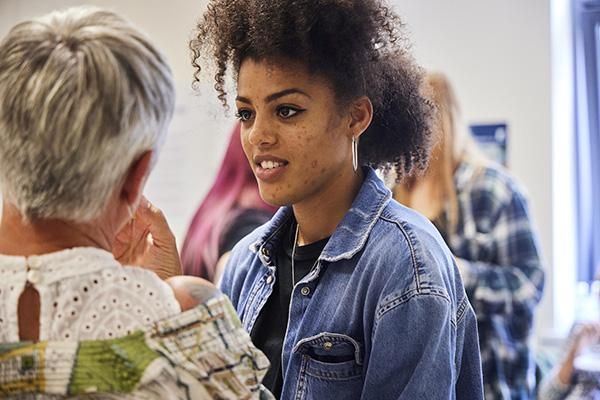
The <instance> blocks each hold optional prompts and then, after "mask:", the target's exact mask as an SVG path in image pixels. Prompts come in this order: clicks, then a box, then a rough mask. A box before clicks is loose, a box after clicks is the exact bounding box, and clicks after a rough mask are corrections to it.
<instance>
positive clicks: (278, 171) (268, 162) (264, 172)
mask: <svg viewBox="0 0 600 400" xmlns="http://www.w3.org/2000/svg"><path fill="white" fill-rule="evenodd" d="M254 162H255V172H256V177H257V178H258V179H260V180H261V181H263V182H272V181H275V180H277V179H279V178H280V177H281V175H282V174H283V173H284V172H285V170H286V169H287V167H288V165H289V163H288V162H287V161H285V160H282V159H280V158H277V157H268V156H263V157H255V160H254Z"/></svg>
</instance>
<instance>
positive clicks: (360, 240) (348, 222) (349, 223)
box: [250, 167, 392, 266]
mask: <svg viewBox="0 0 600 400" xmlns="http://www.w3.org/2000/svg"><path fill="white" fill-rule="evenodd" d="M364 172H365V179H364V181H363V184H362V186H361V188H360V190H359V192H358V195H357V196H356V198H355V199H354V202H353V203H352V206H351V207H350V210H348V212H347V213H346V215H345V216H344V218H343V219H342V221H341V222H340V224H339V225H338V227H337V228H336V230H335V232H334V233H333V236H332V237H331V239H329V242H328V243H327V245H326V246H325V248H324V249H323V252H322V253H321V256H320V257H319V260H322V261H327V262H335V261H339V260H342V259H350V258H352V257H353V256H354V255H355V254H356V253H358V252H359V251H360V250H362V248H363V247H364V245H365V242H366V241H367V238H368V237H369V233H370V232H371V230H372V229H373V226H374V225H375V222H376V221H377V219H378V218H379V216H380V215H381V213H382V212H383V209H384V208H385V206H386V205H387V203H388V202H389V201H390V199H391V197H392V194H391V192H390V190H389V189H388V188H386V187H385V184H384V183H383V181H382V180H381V179H379V177H378V176H377V175H376V174H375V171H374V170H373V169H372V168H368V167H365V168H364ZM292 218H293V211H292V208H291V207H282V208H280V209H279V210H278V211H277V213H276V214H275V215H274V216H273V218H272V219H271V220H270V221H269V222H268V223H267V226H266V227H265V230H264V234H263V235H262V236H261V237H260V238H259V239H258V240H257V241H256V242H254V243H253V244H251V245H250V250H251V251H252V252H254V253H257V252H258V255H259V258H260V260H261V262H262V263H263V265H265V266H270V265H271V259H270V258H271V254H272V248H273V247H274V245H275V243H277V242H278V241H279V240H281V236H282V235H283V231H284V227H285V226H286V225H287V223H288V222H289V221H290V220H291V219H292Z"/></svg>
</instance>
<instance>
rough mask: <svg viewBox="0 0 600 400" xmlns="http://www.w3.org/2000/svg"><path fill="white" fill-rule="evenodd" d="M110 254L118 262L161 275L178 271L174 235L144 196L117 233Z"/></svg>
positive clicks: (179, 263)
mask: <svg viewBox="0 0 600 400" xmlns="http://www.w3.org/2000/svg"><path fill="white" fill-rule="evenodd" d="M113 254H114V256H115V258H116V259H117V260H118V261H119V262H120V263H121V264H123V265H132V266H140V267H142V268H146V269H149V270H151V271H153V272H155V273H156V274H157V275H158V276H159V277H160V278H161V279H167V278H170V277H172V276H176V275H181V261H180V259H179V253H178V252H177V244H176V242H175V236H174V235H173V232H172V231H171V228H169V224H168V223H167V220H166V218H165V216H164V214H163V213H162V211H161V210H159V209H158V208H156V207H154V206H153V205H152V203H150V202H149V201H148V200H147V199H146V198H143V199H142V201H141V203H140V205H139V207H138V209H137V210H136V213H135V215H134V217H133V218H132V219H131V221H130V222H128V223H127V225H125V227H124V228H123V229H122V230H121V232H119V233H118V234H117V237H116V238H115V243H114V245H113Z"/></svg>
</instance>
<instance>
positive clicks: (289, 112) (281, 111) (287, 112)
mask: <svg viewBox="0 0 600 400" xmlns="http://www.w3.org/2000/svg"><path fill="white" fill-rule="evenodd" d="M301 111H302V110H298V109H296V108H292V107H279V108H278V109H277V114H278V115H279V116H280V117H281V118H291V117H293V116H294V115H296V114H298V113H299V112H301Z"/></svg>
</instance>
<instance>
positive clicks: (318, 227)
mask: <svg viewBox="0 0 600 400" xmlns="http://www.w3.org/2000/svg"><path fill="white" fill-rule="evenodd" d="M363 180H364V173H363V171H362V169H360V168H359V170H358V171H357V172H353V171H352V170H350V171H349V173H344V174H341V175H340V176H339V179H337V180H336V182H335V184H333V185H329V186H327V187H326V188H324V190H323V191H321V192H319V193H318V194H317V195H315V196H312V197H310V198H308V199H305V200H303V201H302V202H300V203H297V204H294V206H293V209H294V216H295V217H296V221H297V223H298V226H299V234H298V244H299V245H306V244H310V243H314V242H316V241H318V240H321V239H325V238H327V237H329V236H331V235H332V234H333V232H334V231H335V229H336V227H337V226H338V224H339V223H340V222H341V221H342V219H343V218H344V215H346V213H347V212H348V210H349V209H350V207H351V206H352V202H353V201H354V199H355V197H356V195H357V194H358V191H359V190H360V187H361V185H362V182H363Z"/></svg>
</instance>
